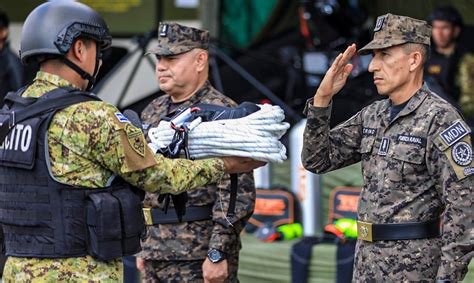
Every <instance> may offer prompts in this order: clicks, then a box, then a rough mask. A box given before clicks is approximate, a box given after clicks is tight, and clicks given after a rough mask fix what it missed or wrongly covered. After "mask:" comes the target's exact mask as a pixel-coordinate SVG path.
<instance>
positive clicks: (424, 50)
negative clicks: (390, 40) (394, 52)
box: [402, 42, 430, 65]
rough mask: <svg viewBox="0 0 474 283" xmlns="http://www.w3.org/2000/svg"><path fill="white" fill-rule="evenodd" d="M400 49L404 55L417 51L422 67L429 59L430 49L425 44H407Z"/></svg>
mask: <svg viewBox="0 0 474 283" xmlns="http://www.w3.org/2000/svg"><path fill="white" fill-rule="evenodd" d="M402 48H403V51H405V53H410V52H413V51H419V52H420V53H421V56H422V57H423V65H424V64H425V63H426V61H428V59H429V58H430V47H429V46H428V45H426V44H421V43H412V42H408V43H405V44H403V45H402Z"/></svg>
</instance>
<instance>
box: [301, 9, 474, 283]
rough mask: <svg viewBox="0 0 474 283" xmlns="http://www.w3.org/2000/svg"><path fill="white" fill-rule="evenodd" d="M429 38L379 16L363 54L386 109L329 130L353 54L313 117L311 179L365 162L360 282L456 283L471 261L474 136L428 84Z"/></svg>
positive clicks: (326, 82)
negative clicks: (425, 74)
mask: <svg viewBox="0 0 474 283" xmlns="http://www.w3.org/2000/svg"><path fill="white" fill-rule="evenodd" d="M430 36H431V28H430V26H429V25H428V24H427V23H426V22H425V21H421V20H417V19H413V18H409V17H405V16H398V15H392V14H386V15H383V16H380V17H379V18H378V19H377V23H376V26H375V29H374V38H373V40H372V41H371V42H370V43H369V44H367V45H366V46H365V47H363V48H362V49H360V50H359V53H361V54H365V53H370V52H372V54H373V58H372V61H371V62H370V65H369V72H371V73H373V76H374V84H375V86H376V87H377V91H378V93H379V94H380V95H384V96H387V99H385V100H382V101H377V102H374V103H373V104H371V105H369V106H367V107H365V108H364V109H362V110H361V111H360V112H359V113H357V114H356V115H354V116H353V117H352V118H350V119H349V120H347V121H345V122H343V123H342V124H340V125H338V126H336V127H334V128H333V129H330V128H329V121H330V114H331V107H332V102H331V101H332V97H333V96H334V95H336V94H337V93H338V92H339V90H340V89H341V88H342V87H343V86H344V84H345V82H346V80H347V78H348V76H349V74H350V73H351V71H352V68H353V66H352V65H351V64H350V63H349V60H350V59H351V57H352V56H353V55H354V54H355V52H356V46H355V45H354V44H353V45H351V46H349V47H348V48H347V49H346V50H345V51H344V53H342V54H339V56H338V57H337V58H336V59H335V61H334V62H333V64H332V66H331V67H330V68H329V70H328V71H327V73H326V75H325V77H324V79H323V80H322V82H321V84H320V86H319V88H318V90H317V91H316V94H315V96H314V98H312V99H310V100H309V101H308V103H307V106H306V109H305V113H306V115H307V117H308V122H307V125H306V129H305V132H304V146H303V152H302V160H303V164H304V166H305V168H306V169H308V170H310V171H312V172H316V173H323V172H328V171H331V170H335V169H338V168H341V167H344V166H347V165H350V164H353V163H355V162H359V161H362V174H363V178H364V187H363V190H362V192H361V195H360V200H359V206H358V239H359V240H358V242H357V247H356V255H355V266H354V274H353V280H354V281H355V282H372V281H375V282H387V281H389V282H402V281H403V282H405V281H416V282H419V281H428V282H431V281H434V280H439V281H451V282H455V281H459V280H462V278H463V277H464V275H465V274H466V271H467V266H468V264H469V261H470V259H471V258H472V255H473V250H474V249H473V246H474V242H473V238H472V235H473V216H474V213H473V206H472V195H473V193H474V192H473V188H474V186H473V178H472V175H473V172H474V170H473V167H472V144H471V139H470V135H469V132H470V129H469V128H468V126H467V125H466V123H465V122H464V121H463V119H462V117H461V115H460V114H459V113H458V112H457V110H456V109H454V108H453V107H452V106H451V105H450V104H449V103H447V102H446V101H445V100H443V99H441V98H440V97H439V96H437V95H436V94H435V93H433V92H431V91H430V90H429V89H428V88H427V87H426V86H425V85H424V84H423V65H424V63H425V62H426V59H427V57H428V52H429V46H430ZM440 228H441V229H440Z"/></svg>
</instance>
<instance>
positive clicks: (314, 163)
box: [301, 99, 362, 174]
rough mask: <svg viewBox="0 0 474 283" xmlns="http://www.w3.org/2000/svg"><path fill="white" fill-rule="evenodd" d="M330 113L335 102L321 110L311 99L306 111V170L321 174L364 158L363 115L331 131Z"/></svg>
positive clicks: (355, 116) (357, 115) (303, 154)
mask: <svg viewBox="0 0 474 283" xmlns="http://www.w3.org/2000/svg"><path fill="white" fill-rule="evenodd" d="M331 109H332V102H331V104H330V105H329V106H328V107H325V108H320V107H315V106H313V99H309V100H308V102H307V104H306V108H305V111H304V112H305V115H306V117H307V118H308V121H307V123H306V128H305V130H304V134H303V150H302V152H301V160H302V163H303V166H304V168H306V170H309V171H311V172H314V173H318V174H319V173H324V172H329V171H332V170H335V169H338V168H341V167H345V166H348V165H351V164H353V163H356V162H358V161H360V158H361V157H360V142H361V138H362V114H361V113H362V111H361V112H359V113H357V114H356V115H354V116H353V117H352V118H350V119H349V120H347V121H345V122H344V123H342V124H340V125H338V126H336V127H335V128H333V129H331V130H330V128H329V121H330V119H331Z"/></svg>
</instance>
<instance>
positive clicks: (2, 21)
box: [0, 10, 10, 28]
mask: <svg viewBox="0 0 474 283" xmlns="http://www.w3.org/2000/svg"><path fill="white" fill-rule="evenodd" d="M9 24H10V20H9V19H8V16H7V14H6V13H5V12H3V11H2V10H0V28H8V25H9Z"/></svg>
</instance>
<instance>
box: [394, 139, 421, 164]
mask: <svg viewBox="0 0 474 283" xmlns="http://www.w3.org/2000/svg"><path fill="white" fill-rule="evenodd" d="M392 158H394V159H397V160H400V161H404V162H408V163H413V164H422V163H423V161H424V160H425V147H423V146H421V145H415V144H403V143H399V144H396V145H395V147H394V148H393V151H392Z"/></svg>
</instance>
